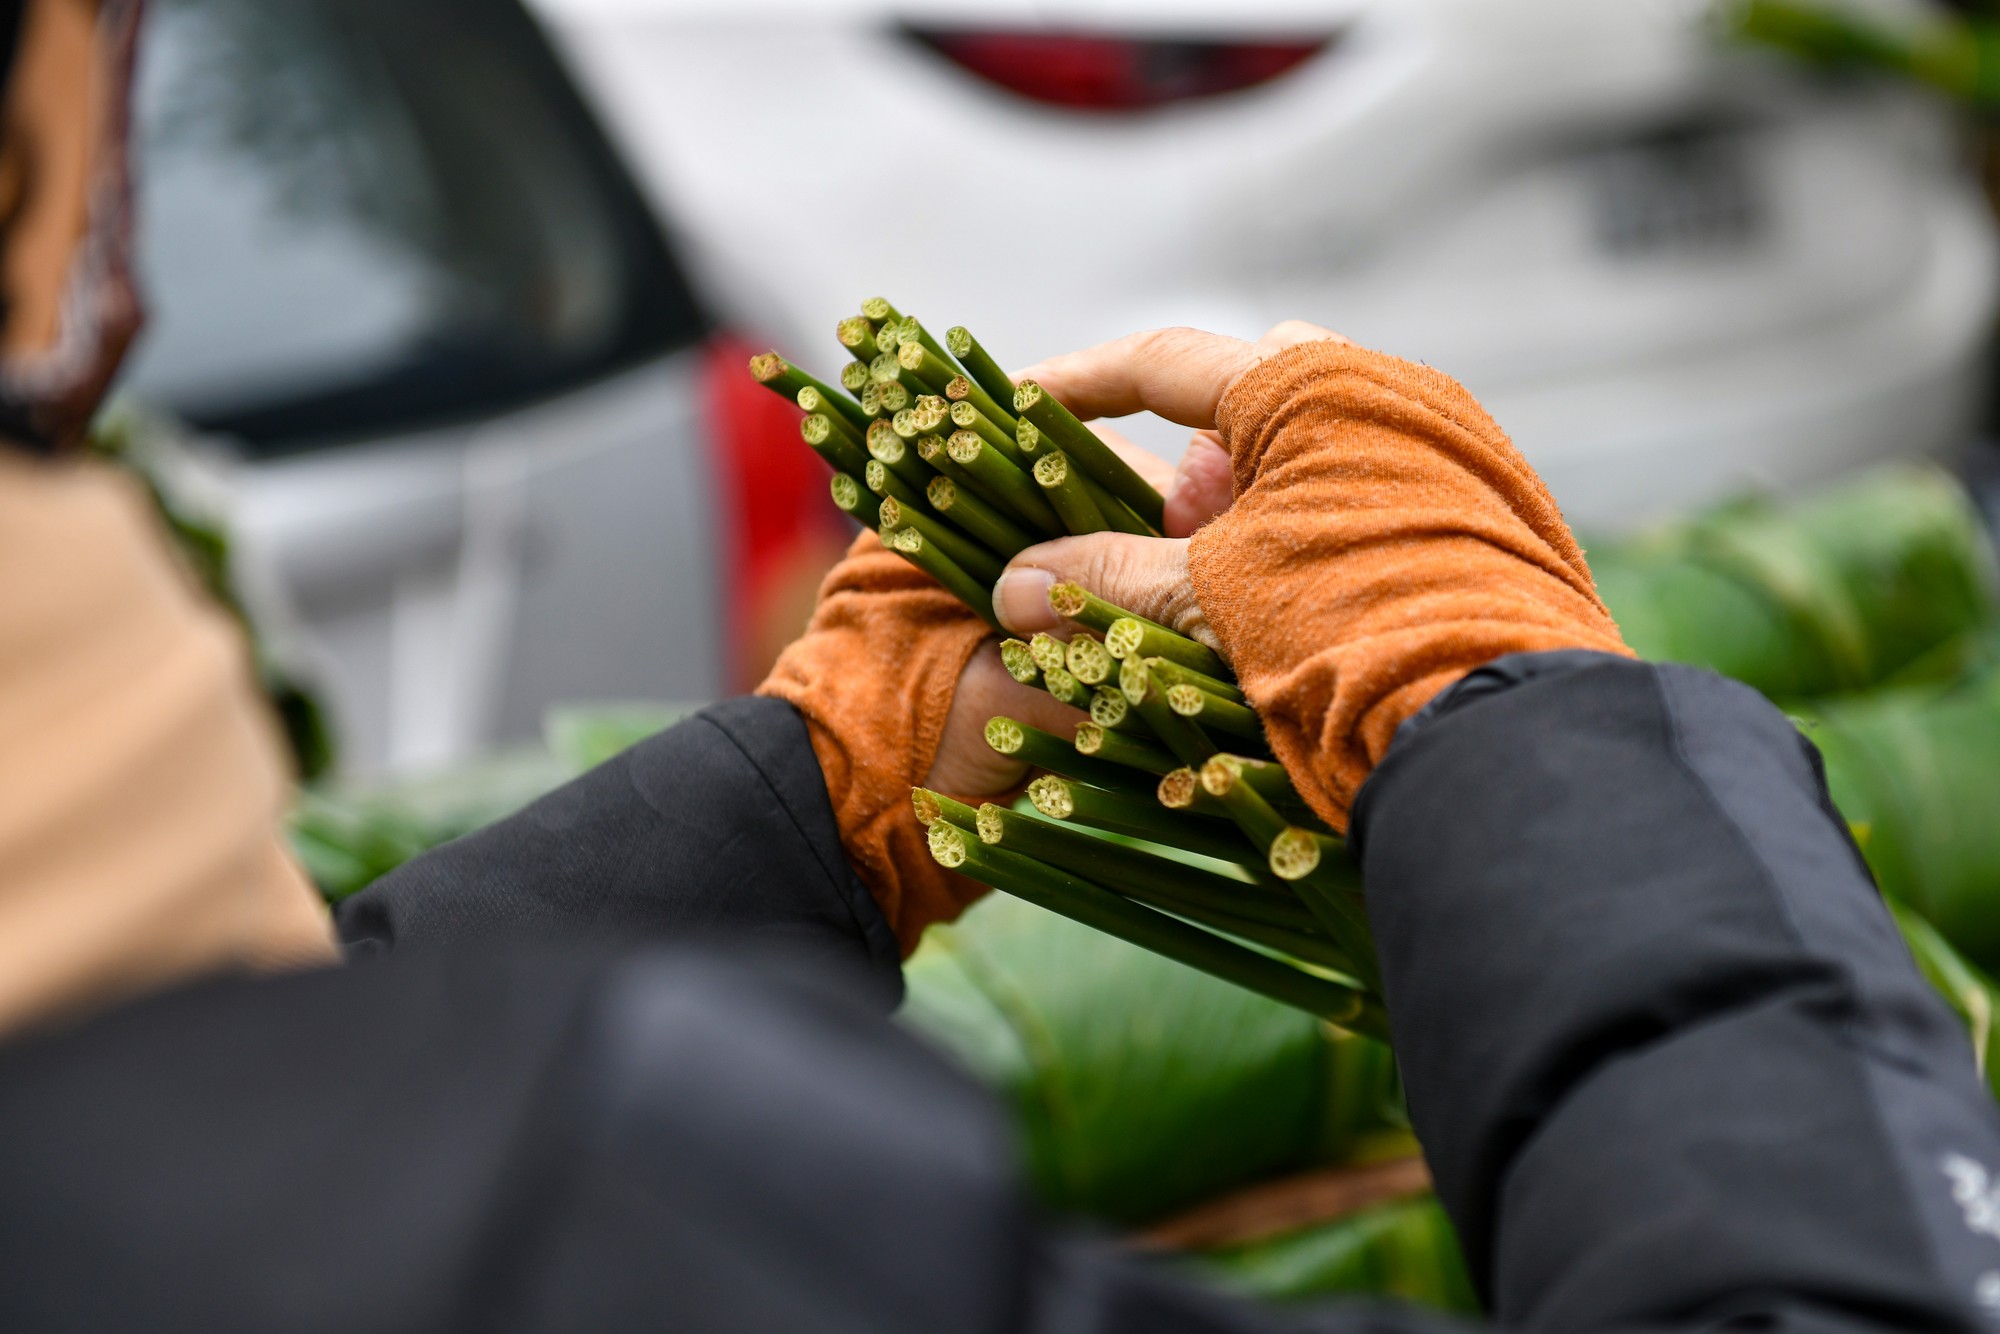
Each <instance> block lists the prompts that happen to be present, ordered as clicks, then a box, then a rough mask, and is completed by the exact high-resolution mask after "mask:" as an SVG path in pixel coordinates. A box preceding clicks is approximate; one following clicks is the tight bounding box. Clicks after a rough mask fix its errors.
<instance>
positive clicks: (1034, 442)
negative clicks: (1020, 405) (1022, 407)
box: [1014, 418, 1051, 459]
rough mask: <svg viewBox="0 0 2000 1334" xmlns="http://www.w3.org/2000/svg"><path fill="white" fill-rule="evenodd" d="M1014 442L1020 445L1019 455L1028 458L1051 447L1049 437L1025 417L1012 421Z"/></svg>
mask: <svg viewBox="0 0 2000 1334" xmlns="http://www.w3.org/2000/svg"><path fill="white" fill-rule="evenodd" d="M1014 443H1015V444H1016V445H1018V446H1019V447H1020V450H1021V457H1023V458H1030V459H1031V458H1034V457H1036V456H1037V455H1039V454H1040V453H1041V452H1042V451H1043V450H1045V449H1048V448H1050V447H1051V446H1050V441H1049V438H1048V437H1047V436H1045V435H1043V434H1042V433H1041V431H1040V429H1039V428H1037V427H1036V425H1035V424H1034V423H1033V422H1031V421H1028V420H1027V419H1026V418H1023V419H1021V420H1020V421H1017V422H1015V423H1014Z"/></svg>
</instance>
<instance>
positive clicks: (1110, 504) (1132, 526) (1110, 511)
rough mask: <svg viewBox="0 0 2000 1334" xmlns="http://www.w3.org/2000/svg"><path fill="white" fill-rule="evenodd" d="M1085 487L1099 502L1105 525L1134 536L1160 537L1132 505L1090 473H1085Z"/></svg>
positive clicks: (1115, 531)
mask: <svg viewBox="0 0 2000 1334" xmlns="http://www.w3.org/2000/svg"><path fill="white" fill-rule="evenodd" d="M1083 489H1084V490H1086V491H1088V492H1089V493H1090V498H1091V499H1092V500H1093V501H1095V502H1097V509H1098V512H1099V513H1100V514H1102V515H1103V516H1104V523H1105V526H1106V527H1108V528H1110V529H1111V531H1112V532H1114V533H1130V534H1132V535H1133V536H1134V537H1158V536H1159V535H1160V534H1158V533H1157V532H1155V531H1153V529H1151V528H1149V527H1148V526H1147V525H1146V521H1145V520H1144V519H1142V518H1140V517H1139V516H1138V515H1136V514H1134V513H1133V512H1132V507H1131V506H1130V505H1127V504H1126V503H1125V502H1124V501H1122V500H1120V499H1119V498H1118V497H1116V496H1114V495H1112V494H1111V493H1110V492H1109V491H1106V490H1105V489H1104V488H1103V487H1102V486H1099V485H1098V484H1097V480H1096V479H1095V478H1093V477H1091V476H1090V475H1089V474H1088V473H1085V474H1083Z"/></svg>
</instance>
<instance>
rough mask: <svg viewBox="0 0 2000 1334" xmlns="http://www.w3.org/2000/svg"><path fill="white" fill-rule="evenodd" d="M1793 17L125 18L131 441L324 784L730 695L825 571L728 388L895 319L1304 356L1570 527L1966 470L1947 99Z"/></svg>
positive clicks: (1145, 6)
mask: <svg viewBox="0 0 2000 1334" xmlns="http://www.w3.org/2000/svg"><path fill="white" fill-rule="evenodd" d="M1793 12H1794V11H1793V9H1792V8H1790V7H1777V8H1772V7H1757V8H1756V9H1755V10H1754V11H1746V10H1744V9H1742V8H1740V7H1730V8H1727V9H1725V10H1718V9H1717V8H1716V7H1714V6H1711V5H1708V4H1703V3H1682V2H1676V0H1631V2H1630V3H1621V4H1605V3H1602V0H1240V2H1239V3H1234V4H1231V5H1229V6H1227V7H1222V6H1213V5H1203V4H1198V3H1192V2H1191V0H1171V2H1169V0H1094V2H1093V3H1085V4H1073V5H1067V6H1057V7H1050V6H1041V5H1036V4H1029V3H1025V2H1024V0H953V2H952V3H950V4H942V3H938V4H922V3H914V4H913V3H907V2H904V3H897V2H895V0H884V2H883V3H867V2H864V0H817V2H815V3H804V2H803V0H795V2H793V3H779V4H759V5H746V4H742V3H721V2H720V0H393V3H392V2H391V0H290V2H289V3H287V4H283V5H270V4H260V3H255V0H156V2H155V3H154V4H153V5H152V7H151V11H150V16H149V19H148V31H147V32H146V33H145V39H144V41H143V43H142V47H141V50H142V64H141V76H140V77H141V91H140V104H139V115H140V126H139V135H138V149H139V151H138V164H139V176H140V191H141V209H142V211H141V237H140V256H141V261H142V264H143V276H144V279H145V281H146V283H147V286H148V288H149V290H150V299H151V307H152V322H151V326H150V328H149V330H148V331H147V333H146V334H145V336H144V341H143V343H142V345H141V348H140V350H139V353H138V355H137V357H136V359H135V361H134V363H133V364H132V367H131V370H130V372H129V374H128V375H127V376H126V377H125V379H124V382H123V400H122V402H123V420H124V422H125V424H126V428H127V433H128V434H138V435H142V436H144V437H145V439H146V449H147V450H148V451H149V452H150V454H151V456H152V457H153V459H154V460H155V468H156V471H159V472H161V473H162V474H164V475H165V476H167V477H168V478H169V479H170V480H169V482H168V489H169V490H170V491H171V492H172V493H173V494H174V496H175V497H176V498H177V499H178V500H179V502H180V503H181V504H182V505H183V506H184V507H187V508H189V509H190V510H192V511H198V512H201V513H204V514H206V515H208V516H210V517H211V518H212V519H214V520H215V521H216V522H217V523H218V525H219V526H221V527H223V528H226V530H227V532H228V533H229V534H230V536H231V538H232V540H233V543H234V548H235V553H236V557H237V559H236V561H235V570H236V577H237V582H238V584H239V587H240V592H241V593H242V596H243V597H244V599H245V601H246V602H247V603H249V604H250V605H251V606H252V607H253V609H254V610H255V612H256V617H257V620H258V621H259V623H260V625H262V626H263V627H265V629H266V633H267V635H268V637H269V638H270V639H271V641H272V643H273V644H274V645H275V650H274V651H275V652H277V653H278V654H279V656H280V657H281V658H282V659H283V661H284V662H286V663H287V664H288V665H289V667H290V668H291V670H292V671H293V673H294V674H295V675H296V676H297V677H298V678H299V679H300V680H302V681H306V682H309V683H311V685H312V686H313V687H314V688H315V690H316V691H317V693H318V696H319V698H320V699H321V701H322V702H323V704H324V706H325V714H326V718H327V721H328V724H329V728H330V732H331V736H332V739H333V741H334V742H335V743H336V745H337V752H338V755H339V759H340V763H341V766H342V768H343V770H344V771H345V772H347V773H350V774H357V775H380V774H387V773H410V772H417V771H422V770H425V769H430V768H435V767H437V766H440V765H445V764H449V763H453V762H456V761H460V760H463V759H465V758H466V757H468V756H471V755H474V754H478V753H480V752H483V751H485V750H488V749H490V748H492V747H493V746H495V745H500V744H505V743H509V742H515V741H520V740H522V739H525V738H530V737H533V736H535V735H537V733H538V731H539V729H540V727H541V723H542V718H543V715H544V713H545V712H546V710H547V709H548V707H549V706H550V705H551V704H553V703H556V702H558V701H573V700H580V699H621V698H630V697H640V698H647V699H667V700H681V701H696V700H703V699H709V698H713V697H715V696H717V695H720V694H723V693H726V692H729V691H732V690H740V689H743V688H746V687H747V686H749V685H751V684H754V682H755V681H756V680H757V679H758V678H759V676H760V675H761V673H762V671H763V669H764V667H765V666H766V665H767V664H768V663H769V661H770V659H771V657H772V656H773V655H774V654H775V652H776V650H777V648H778V646H780V645H781V644H782V643H783V642H784V641H785V640H786V638H788V637H789V636H790V635H791V634H792V633H794V632H795V630H796V628H797V626H798V624H799V623H800V621H801V619H802V617H803V614H804V609H805V607H806V606H807V604H808V601H809V598H810V593H811V589H812V586H813V584H814V581H815V579H816V577H817V575H818V573H819V572H820V571H821V570H822V569H823V568H824V566H825V565H826V563H827V561H828V560H829V558H830V556H831V553H832V552H833V551H834V550H835V549H836V547H837V545H838V544H839V542H840V541H841V538H842V533H841V530H840V529H839V528H838V527H837V525H836V524H835V521H834V517H833V512H832V510H831V508H830V507H829V506H828V505H826V504H825V502H824V496H823V494H822V488H823V484H822V482H821V479H820V477H819V474H818V473H817V472H816V471H815V469H816V467H817V464H816V462H815V461H814V460H813V459H812V457H811V456H810V455H809V454H808V453H807V452H806V451H805V450H803V449H801V448H799V447H798V445H797V442H796V440H795V438H794V430H795V427H794V422H793V421H792V419H791V415H789V414H788V412H787V410H786V409H785V408H784V405H783V404H781V403H774V402H767V401H765V399H766V398H767V397H768V396H765V395H760V394H759V392H758V391H757V390H756V389H755V387H754V386H752V385H751V384H750V383H749V382H748V380H747V379H746V377H745V376H744V375H743V374H742V362H743V357H744V355H745V353H746V352H748V351H751V350H756V349H760V348H763V347H766V346H776V347H778V348H780V349H781V350H782V351H783V352H784V353H785V354H786V355H787V356H789V357H791V358H793V359H795V360H797V361H799V362H800V363H801V364H802V365H805V366H807V367H808V368H814V369H817V370H819V371H820V372H821V373H822V374H825V375H831V373H832V372H833V371H834V370H836V369H837V368H838V366H839V365H840V363H841V361H842V360H843V357H842V356H841V355H840V353H841V349H840V348H839V346H838V344H837V343H836V342H835V341H834V339H833V336H832V326H833V323H834V321H835V320H836V319H837V318H838V317H839V316H841V315H843V314H847V313H851V312H852V310H853V309H854V307H855V306H856V304H857V303H858V301H859V299H860V298H861V297H863V296H866V295H870V294H873V293H875V292H877V291H880V292H882V293H885V294H888V295H890V296H891V297H892V298H893V299H894V300H895V301H896V302H897V303H898V304H899V305H901V306H902V307H903V308H904V309H906V310H913V311H915V312H917V313H919V314H921V315H923V316H924V317H925V318H926V319H927V320H929V321H930V322H931V323H933V324H936V325H939V326H942V325H945V324H953V323H964V324H967V325H969V326H971V327H972V328H973V329H974V330H976V331H977V332H978V333H979V335H980V337H981V338H982V339H983V340H984V341H985V343H986V344H987V346H988V347H990V348H992V349H994V350H995V352H996V354H997V355H999V356H1000V357H1002V359H1003V360H1011V361H1012V362H1013V363H1014V364H1017V365H1025V364H1027V363H1029V362H1032V361H1034V360H1037V359H1039V358H1041V357H1043V356H1045V355H1049V354H1051V353H1054V352H1057V351H1061V350H1065V349H1067V348H1071V347H1075V346H1080V345H1084V344H1088V343H1091V342H1095V341H1098V340H1101V339H1104V338H1109V337H1113V336H1116V335H1118V334H1121V333H1125V332H1129V331H1131V330H1133V329H1138V328H1144V327H1150V326H1155V325H1160V324H1167V323H1185V324H1196V325H1201V326H1204V327H1208V328H1212V329H1218V330H1224V331H1227V332H1231V333H1236V334H1240V335H1243V336H1246V337H1254V336H1255V335H1256V334H1257V333H1259V332H1260V331H1261V330H1262V329H1264V328H1265V327H1267V326H1268V325H1270V324H1272V323H1275V322H1276V321H1278V320H1280V319H1283V318H1287V317H1293V316H1297V317H1302V318H1305V319H1309V320H1314V321H1317V322H1321V323H1325V324H1328V325H1331V326H1333V327H1335V328H1337V329H1340V330H1341V331H1343V332H1345V333H1347V334H1348V335H1350V336H1352V337H1354V338H1356V339H1358V340H1360V341H1362V342H1364V343H1367V344H1370V345H1372V346H1376V347H1380V348H1383V349H1385V350H1388V351H1392V352H1395V353H1397V354H1399V355H1402V356H1405V357H1409V358H1414V359H1418V360H1422V361H1426V362H1429V363H1431V364H1434V365H1437V366H1440V367H1443V368H1445V369H1447V370H1449V371H1450V372H1451V373H1452V374H1454V375H1456V376H1458V377H1459V378H1461V379H1462V380H1463V381H1464V382H1465V383H1466V384H1467V385H1468V386H1469V387H1471V388H1472V389H1473V390H1474V391H1475V392H1476V393H1477V394H1478V395H1479V396H1480V397H1481V398H1482V399H1483V400H1484V401H1485V402H1486V403H1487V404H1488V406H1489V407H1490V408H1491V409H1492V410H1493V412H1494V414H1495V415H1496V416H1497V418H1498V419H1499V420H1500V421H1501V423H1502V424H1503V425H1504V426H1506V427H1507V428H1508V429H1509V430H1510V431H1511V432H1513V434H1514V435H1515V438H1516V439H1517V440H1518V442H1519V443H1520V445H1521V447H1522V448H1523V449H1524V450H1525V451H1526V453H1527V454H1528V456H1529V458H1530V459H1531V460H1532V461H1533V462H1534V463H1535V464H1536V465H1537V466H1538V467H1539V468H1540V469H1541V470H1542V471H1543V473H1544V475H1545V476H1546V477H1547V478H1548V480H1549V482H1550V484H1551V485H1552V487H1553V488H1554V490H1555V493H1556V495H1557V496H1558V498H1559V499H1560V500H1561V501H1562V503H1563V504H1564V506H1565V509H1566V510H1567V512H1568V513H1569V515H1570V517H1571V520H1572V522H1573V523H1575V524H1576V525H1578V526H1579V527H1580V528H1582V529H1584V530H1586V531H1588V532H1592V533H1599V534H1615V533H1619V532H1623V531H1627V530H1629V529H1631V528H1632V527H1633V526H1634V525H1637V524H1641V523H1643V522H1645V521H1648V520H1652V519H1657V518H1660V517H1662V516H1665V515H1669V514H1672V513H1676V512H1679V511H1682V510H1685V509H1687V508H1688V507H1690V506H1698V505H1701V504H1704V503H1709V502H1713V501H1717V500H1720V499H1724V498H1728V497H1731V496H1735V495H1738V494H1741V493H1743V492H1744V491H1746V490H1755V491H1760V492H1766V493H1777V494H1785V493H1790V492H1792V491H1795V490H1797V489H1799V488H1801V487H1805V486H1808V485H1810V484H1812V483H1815V482H1818V481H1820V480H1822V479H1826V478H1829V477H1833V476H1835V475H1838V474H1840V473H1842V472H1844V471H1847V470H1851V469H1854V468H1856V467H1859V466H1861V465H1864V464H1867V463H1870V462H1874V461H1879V460H1883V459H1890V458H1903V457H1909V456H1917V455H1926V454H1937V453H1949V452H1950V451H1962V450H1963V448H1964V447H1965V446H1966V445H1967V444H1968V443H1969V442H1970V441H1972V440H1974V439H1975V438H1977V437H1978V435H1979V434H1980V432H1981V429H1982V427H1983V425H1984V423H1985V416H1984V407H1983V405H1984V404H1985V402H1986V399H1987V392H1986V391H1987V384H1988V381H1989V380H1990V378H1991V371H1992V357H1991V354H1990V346H1991V338H1990V335H1991V331H1992V328H1993V323H1994V307H1995V301H1996V291H2000V287H1996V282H2000V277H1997V276H1996V275H1997V274H2000V265H1996V249H1995V237H1994V227H1993V211H1992V208H1991V207H1990V204H1989V200H1988V198H1987V195H1986V193H1985V192H1984V190H1983V188H1982V186H1983V177H1982V173H1981V164H1982V162H1983V160H1984V159H1983V156H1982V155H1983V153H1984V143H1985V138H1984V134H1983V130H1982V127H1981V125H1980V123H1979V120H1978V118H1977V116H1976V115H1973V114H1970V113H1969V111H1968V106H1969V104H1971V103H1976V101H1977V92H1978V90H1977V89H1976V88H1968V87H1958V86H1953V87H1946V88H1943V89H1942V90H1941V89H1940V87H1939V84H1940V82H1941V79H1940V77H1937V76H1938V71H1935V70H1929V69H1922V68H1919V69H1915V70H1912V69H1908V68H1894V65H1895V57H1896V55H1897V53H1896V52H1895V51H1893V50H1892V51H1890V52H1889V53H1888V54H1886V55H1883V54H1882V53H1879V52H1878V53H1874V54H1875V56H1876V58H1875V59H1873V60H1870V59H1865V58H1862V57H1865V56H1867V55H1869V54H1870V53H1868V52H1866V51H1863V52H1860V53H1859V54H1857V53H1856V52H1855V51H1853V50H1849V49H1847V48H1846V47H1842V46H1841V45H1840V44H1839V42H1837V41H1833V40H1831V39H1829V38H1827V37H1826V35H1825V33H1823V32H1819V31H1818V30H1816V29H1814V30H1808V31H1806V35H1805V38H1804V39H1802V40H1801V39H1799V37H1798V32H1799V30H1800V28H1799V24H1797V23H1796V22H1795V23H1793V24H1791V25H1790V27H1787V26H1786V24H1785V23H1784V22H1783V21H1782V20H1784V19H1785V18H1786V16H1788V15H1791V14H1793ZM1800 12H1808V13H1809V12H1811V11H1810V10H1809V9H1807V10H1802V11H1800ZM1858 12H1860V13H1861V14H1863V15H1864V16H1865V17H1869V18H1870V21H1874V16H1875V15H1878V14H1879V15H1881V16H1883V17H1882V18H1881V22H1883V23H1885V24H1889V25H1901V28H1902V29H1907V30H1914V29H1911V25H1912V24H1918V23H1920V21H1921V20H1922V19H1923V18H1924V14H1923V12H1922V11H1921V10H1920V9H1913V7H1910V6H1902V5H1891V6H1886V7H1885V6H1880V5H1875V6H1867V7H1865V8H1863V9H1862V10H1860V11H1858ZM1773 14H1775V15H1776V16H1777V18H1776V19H1773V18H1772V17H1771V16H1772V15H1773ZM1913 14H1915V16H1916V17H1915V18H1913V17H1912V15H1913ZM1746 15H1747V16H1748V17H1747V18H1746ZM1759 16H1761V20H1760V17H1759ZM1758 21H1761V22H1762V24H1763V26H1764V27H1765V28H1774V29H1778V30H1781V31H1780V32H1779V35H1780V36H1785V37H1787V38H1788V41H1786V42H1785V43H1780V44H1774V43H1773V42H1771V41H1768V40H1764V41H1759V40H1753V39H1751V38H1750V37H1748V36H1746V35H1745V33H1744V31H1743V29H1744V28H1745V27H1746V26H1749V25H1750V24H1752V23H1755V22H1758ZM1887 30H1890V31H1894V30H1897V29H1896V28H1895V27H1893V26H1892V27H1891V28H1889V29H1887ZM1924 31H1928V29H1924ZM1815 33H1818V36H1817V38H1815ZM1766 35H1767V36H1768V34H1766ZM1835 35H1836V36H1838V32H1837V31H1836V34H1835ZM1815 41H1817V45H1816V46H1815V44H1814V43H1815ZM1853 45H1854V43H1853V42H1851V41H1850V42H1849V43H1848V46H1850V47H1851V46H1853ZM1784 46H1789V47H1790V48H1792V49H1790V50H1789V51H1788V50H1786V49H1781V47H1784ZM1801 47H1804V48H1806V49H1805V50H1804V51H1803V54H1805V55H1806V56H1808V57H1812V58H1810V59H1800V58H1799V56H1800V54H1801V50H1800V48H1801ZM1829 54H1831V55H1832V56H1834V57H1838V58H1837V59H1832V60H1829V59H1828V58H1827V57H1828V55H1829ZM1949 73H1950V71H1945V74H1946V75H1949ZM1946 81H1948V80H1946ZM919 161H921V162H925V163H927V164H928V165H927V166H925V167H924V168H923V170H921V171H918V172H912V171H910V170H909V167H910V166H911V165H912V164H913V163H915V162H919ZM138 423H143V429H140V427H139V426H138V425H137V424H138ZM1121 425H1122V426H1123V427H1124V428H1125V429H1127V430H1128V432H1129V434H1131V435H1132V436H1134V437H1135V438H1137V439H1138V440H1140V441H1141V442H1142V443H1144V444H1146V445H1148V446H1150V447H1152V448H1154V449H1156V450H1158V451H1159V452H1161V453H1162V454H1165V455H1167V456H1169V457H1172V456H1174V455H1176V454H1177V453H1178V452H1179V449H1180V448H1181V444H1182V433H1181V432H1179V431H1178V430H1176V429H1174V428H1171V427H1168V426H1166V425H1165V424H1164V423H1158V422H1146V421H1135V422H1127V423H1123V424H1121Z"/></svg>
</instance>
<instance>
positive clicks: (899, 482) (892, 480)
mask: <svg viewBox="0 0 2000 1334" xmlns="http://www.w3.org/2000/svg"><path fill="white" fill-rule="evenodd" d="M861 480H862V481H863V482H864V483H866V484H867V487H868V489H869V490H870V491H873V492H874V493H875V494H876V495H878V496H894V497H895V498H896V501H897V503H898V504H902V505H914V504H916V503H917V499H918V497H917V493H916V492H915V491H912V490H911V489H910V484H909V483H908V482H905V481H904V480H903V479H902V478H900V477H898V476H897V475H896V474H895V473H893V472H891V471H889V469H888V467H887V466H886V465H885V464H884V463H883V462H882V460H880V459H870V460H868V466H867V467H866V468H864V469H863V470H862V473H861Z"/></svg>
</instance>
